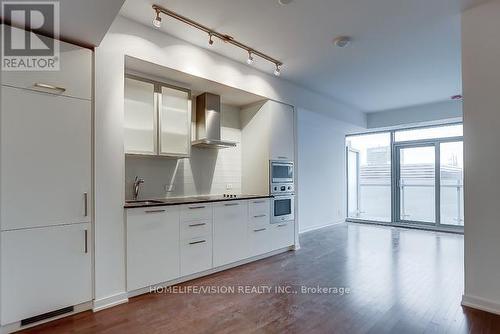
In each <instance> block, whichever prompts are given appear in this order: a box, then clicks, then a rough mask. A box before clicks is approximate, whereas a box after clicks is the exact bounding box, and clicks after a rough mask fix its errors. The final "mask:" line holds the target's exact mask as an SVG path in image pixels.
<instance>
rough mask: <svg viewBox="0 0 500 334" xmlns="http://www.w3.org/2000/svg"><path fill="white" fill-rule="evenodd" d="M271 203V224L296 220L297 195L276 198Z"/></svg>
mask: <svg viewBox="0 0 500 334" xmlns="http://www.w3.org/2000/svg"><path fill="white" fill-rule="evenodd" d="M271 203H272V205H271V213H272V219H271V224H277V223H282V222H284V221H289V220H294V219H295V209H294V207H295V195H293V194H289V195H280V196H274V197H273V198H272V201H271Z"/></svg>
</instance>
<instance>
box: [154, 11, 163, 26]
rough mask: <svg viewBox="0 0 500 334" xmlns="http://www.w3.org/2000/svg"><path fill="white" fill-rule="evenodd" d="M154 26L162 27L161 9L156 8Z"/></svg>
mask: <svg viewBox="0 0 500 334" xmlns="http://www.w3.org/2000/svg"><path fill="white" fill-rule="evenodd" d="M153 26H155V27H156V28H160V27H161V17H160V11H159V10H156V16H155V18H154V19H153Z"/></svg>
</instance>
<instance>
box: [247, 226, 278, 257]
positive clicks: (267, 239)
mask: <svg viewBox="0 0 500 334" xmlns="http://www.w3.org/2000/svg"><path fill="white" fill-rule="evenodd" d="M272 243H273V235H272V231H271V225H270V224H266V225H254V224H250V225H249V226H248V244H249V255H250V256H257V255H262V254H265V253H268V252H270V251H272V250H273V246H272Z"/></svg>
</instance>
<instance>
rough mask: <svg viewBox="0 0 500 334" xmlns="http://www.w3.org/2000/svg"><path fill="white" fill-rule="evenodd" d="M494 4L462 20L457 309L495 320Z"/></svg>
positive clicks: (497, 113)
mask: <svg viewBox="0 0 500 334" xmlns="http://www.w3.org/2000/svg"><path fill="white" fill-rule="evenodd" d="M499 32H500V1H499V0H495V1H490V2H488V3H485V4H483V5H480V6H478V7H475V8H472V9H469V10H467V11H465V12H464V13H463V17H462V59H463V89H464V140H465V142H464V145H465V293H464V297H463V304H466V305H469V306H472V307H477V308H482V309H485V310H488V311H491V312H496V313H499V314H500V213H499V210H498V207H499V198H500V197H499V194H500V178H499V177H498V170H499V167H500V153H499V149H498V144H499V143H500V130H499V129H500V99H499V92H500V43H499V37H498V36H499Z"/></svg>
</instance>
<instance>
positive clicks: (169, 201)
mask: <svg viewBox="0 0 500 334" xmlns="http://www.w3.org/2000/svg"><path fill="white" fill-rule="evenodd" d="M271 197H273V196H272V195H236V197H223V196H222V195H207V196H192V197H175V198H163V199H150V200H144V201H148V203H145V202H142V203H141V202H135V203H134V202H132V201H131V202H128V201H126V202H125V205H124V208H125V209H133V208H147V207H154V206H166V205H179V204H196V203H208V202H224V201H239V200H246V199H255V198H271Z"/></svg>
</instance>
